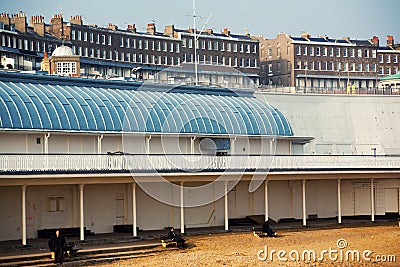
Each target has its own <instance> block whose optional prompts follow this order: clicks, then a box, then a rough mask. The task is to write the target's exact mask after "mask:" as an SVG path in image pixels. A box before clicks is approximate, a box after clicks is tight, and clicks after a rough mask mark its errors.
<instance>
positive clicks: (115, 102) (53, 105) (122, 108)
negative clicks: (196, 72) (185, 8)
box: [0, 75, 293, 136]
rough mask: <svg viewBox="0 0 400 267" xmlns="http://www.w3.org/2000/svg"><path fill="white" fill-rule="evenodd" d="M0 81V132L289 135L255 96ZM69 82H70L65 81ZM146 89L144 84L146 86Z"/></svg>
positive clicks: (277, 116)
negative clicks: (16, 130) (0, 130)
mask: <svg viewBox="0 0 400 267" xmlns="http://www.w3.org/2000/svg"><path fill="white" fill-rule="evenodd" d="M49 79H50V78H46V79H43V80H42V81H41V80H39V81H37V78H36V80H35V81H34V82H31V81H29V79H20V78H19V76H18V75H16V77H15V78H14V79H13V78H12V77H11V78H10V77H9V76H8V77H7V79H1V75H0V129H2V130H15V129H18V130H44V131H74V132H104V133H117V132H120V133H121V132H127V133H143V132H145V133H191V134H215V135H227V134H232V135H282V136H292V135H293V133H292V129H291V127H290V124H289V122H288V121H287V119H286V118H285V116H284V115H283V114H282V113H281V112H280V111H279V110H277V109H275V108H274V107H272V106H270V105H268V104H267V103H265V102H263V101H261V100H259V99H257V98H255V97H243V96H235V95H216V94H207V93H205V94H199V93H185V92H184V90H183V91H182V90H181V91H175V92H173V91H170V92H165V90H164V91H162V90H140V88H139V89H138V88H136V89H127V88H126V86H125V87H124V86H121V89H118V88H115V86H114V88H110V87H109V86H108V85H107V83H106V82H104V83H103V84H102V83H101V82H100V83H99V82H98V83H96V84H97V85H96V86H93V85H92V84H91V83H89V82H86V83H85V80H84V79H79V82H77V81H76V80H77V79H57V78H54V79H53V80H51V82H49ZM69 80H74V82H69ZM146 87H147V88H148V87H149V85H146Z"/></svg>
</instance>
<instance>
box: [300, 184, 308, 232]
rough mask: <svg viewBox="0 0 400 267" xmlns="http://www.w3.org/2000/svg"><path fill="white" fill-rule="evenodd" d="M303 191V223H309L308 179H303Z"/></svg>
mask: <svg viewBox="0 0 400 267" xmlns="http://www.w3.org/2000/svg"><path fill="white" fill-rule="evenodd" d="M301 182H302V187H303V190H302V193H303V225H304V226H306V225H307V213H306V180H302V181H301Z"/></svg>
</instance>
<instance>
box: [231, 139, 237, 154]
mask: <svg viewBox="0 0 400 267" xmlns="http://www.w3.org/2000/svg"><path fill="white" fill-rule="evenodd" d="M235 142H236V136H235V137H233V138H231V154H233V153H235Z"/></svg>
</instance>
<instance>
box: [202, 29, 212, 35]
mask: <svg viewBox="0 0 400 267" xmlns="http://www.w3.org/2000/svg"><path fill="white" fill-rule="evenodd" d="M204 32H205V33H208V34H213V33H214V30H213V29H205V30H204Z"/></svg>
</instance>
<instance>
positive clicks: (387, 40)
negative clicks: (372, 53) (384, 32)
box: [386, 35, 394, 47]
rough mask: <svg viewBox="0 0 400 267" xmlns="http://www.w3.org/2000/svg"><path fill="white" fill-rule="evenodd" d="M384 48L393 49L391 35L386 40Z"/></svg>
mask: <svg viewBox="0 0 400 267" xmlns="http://www.w3.org/2000/svg"><path fill="white" fill-rule="evenodd" d="M386 46H389V47H393V46H394V39H393V36H392V35H388V36H387V39H386Z"/></svg>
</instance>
